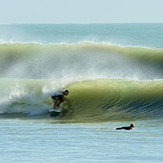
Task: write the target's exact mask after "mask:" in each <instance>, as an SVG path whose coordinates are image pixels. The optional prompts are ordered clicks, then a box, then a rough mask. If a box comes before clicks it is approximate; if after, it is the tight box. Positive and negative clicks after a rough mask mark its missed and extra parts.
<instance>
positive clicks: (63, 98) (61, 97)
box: [51, 90, 70, 109]
mask: <svg viewBox="0 0 163 163" xmlns="http://www.w3.org/2000/svg"><path fill="white" fill-rule="evenodd" d="M68 94H69V91H68V90H65V91H64V92H62V93H61V94H59V95H55V96H51V98H52V99H53V100H55V102H54V109H57V108H58V107H59V105H60V104H61V103H62V102H64V101H70V100H69V99H68V98H66V97H64V96H67V95H68ZM58 101H59V103H58Z"/></svg>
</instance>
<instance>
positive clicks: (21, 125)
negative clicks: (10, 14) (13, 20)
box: [0, 24, 163, 162]
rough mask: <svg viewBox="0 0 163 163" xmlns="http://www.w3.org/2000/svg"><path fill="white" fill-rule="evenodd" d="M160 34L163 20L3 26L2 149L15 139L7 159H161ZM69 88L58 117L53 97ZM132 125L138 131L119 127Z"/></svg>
mask: <svg viewBox="0 0 163 163" xmlns="http://www.w3.org/2000/svg"><path fill="white" fill-rule="evenodd" d="M162 33H163V24H13V25H0V90H1V91H0V126H1V128H2V130H1V135H2V137H1V139H0V140H1V143H0V144H1V147H0V151H4V149H5V148H6V144H7V146H9V145H11V144H12V145H11V149H8V148H7V149H6V150H5V151H4V152H3V155H2V157H1V158H0V160H1V162H17V161H21V162H28V161H33V162H44V161H45V160H46V161H49V162H54V161H55V162H67V160H68V162H79V161H80V162H108V161H112V162H119V161H120V162H126V161H127V162H139V161H141V162H161V160H162V159H163V158H162V155H161V152H160V151H161V150H162V147H161V145H160V141H161V135H162V127H161V126H162V122H163V121H162V118H163V110H162V109H163V39H162V35H161V34H162ZM65 89H68V90H69V91H70V94H69V95H68V98H70V102H64V104H63V111H62V112H61V114H60V116H59V117H56V118H52V117H50V115H49V111H48V110H49V109H50V108H52V107H53V103H54V101H53V100H52V99H51V97H50V96H51V95H52V94H53V93H54V92H56V91H63V90H65ZM130 123H134V124H135V126H136V130H135V131H132V132H131V133H133V134H132V135H131V133H128V132H124V131H122V132H121V133H120V135H119V136H118V135H117V134H119V132H117V131H114V128H116V127H120V126H121V125H129V124H130ZM76 131H77V132H78V133H76ZM35 132H36V133H37V134H38V135H37V136H36V135H35V134H34V133H35ZM148 133H149V134H148ZM26 134H27V135H26ZM28 134H29V135H28ZM39 134H41V135H40V136H39ZM53 135H54V137H55V138H53ZM35 136H36V137H37V138H35ZM71 136H72V138H71ZM11 137H14V138H13V139H12V138H11ZM60 137H61V139H62V141H61V139H60ZM90 137H91V138H92V140H91V141H90ZM123 137H126V139H127V140H128V142H129V143H132V144H133V147H130V145H129V144H128V142H127V141H125V140H124V139H123ZM67 138H68V140H66V139H67ZM108 138H109V140H108ZM130 138H132V139H130ZM73 140H75V141H76V143H75V142H74V141H73ZM9 142H10V143H9ZM122 142H123V143H122ZM137 142H139V143H140V142H141V143H142V144H141V143H140V144H139V143H138V144H137ZM153 142H155V145H153ZM26 143H27V144H28V145H27V144H26ZM32 143H34V144H35V145H33V144H32ZM53 143H54V144H55V145H54V146H53V145H52V144H53ZM21 144H23V145H24V147H22V150H19V148H18V146H19V145H21ZM91 144H92V145H91ZM106 144H108V146H111V148H109V147H108V146H107V145H106ZM42 145H43V146H42ZM99 146H101V148H99ZM124 146H126V149H124ZM30 147H32V150H31V152H29V151H30ZM102 147H103V148H102ZM36 148H39V150H37V149H36ZM50 148H51V149H52V151H53V150H54V151H55V152H56V153H55V152H54V151H53V152H54V153H55V154H54V155H53V153H52V151H51V150H50ZM108 148H109V149H108ZM115 148H117V152H118V153H119V156H116V152H115ZM69 149H71V152H70V153H69V152H67V153H66V152H63V150H69ZM129 149H130V152H128V150H129ZM156 149H159V150H157V152H156ZM14 150H15V151H16V152H17V153H19V154H20V155H21V157H19V154H16V152H14ZM43 150H45V151H46V152H47V153H48V154H47V155H45V154H43V153H42V152H43ZM57 150H58V151H57ZM153 150H154V151H155V153H156V154H155V155H153V156H151V155H150V153H152V152H153ZM23 151H24V152H23ZM36 151H37V152H36ZM120 151H123V152H122V153H123V155H124V156H125V157H123V156H122V155H121V154H120ZM140 151H142V153H141V154H140ZM133 152H134V153H135V154H134V157H133V160H132V159H129V158H128V156H131V155H133ZM27 153H30V155H31V158H30V157H27V155H26V154H27ZM36 153H37V154H36ZM38 153H40V154H38ZM88 153H89V154H88ZM95 153H96V156H95V155H94V154H95ZM106 153H110V155H109V156H107V155H106ZM8 154H10V155H11V157H9V158H7V156H8ZM120 156H122V157H120ZM41 158H44V160H42V159H41Z"/></svg>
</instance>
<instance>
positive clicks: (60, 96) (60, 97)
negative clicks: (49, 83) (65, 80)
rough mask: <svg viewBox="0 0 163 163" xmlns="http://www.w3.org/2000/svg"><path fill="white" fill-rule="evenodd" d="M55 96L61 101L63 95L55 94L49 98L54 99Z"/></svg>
mask: <svg viewBox="0 0 163 163" xmlns="http://www.w3.org/2000/svg"><path fill="white" fill-rule="evenodd" d="M56 97H58V98H59V99H58V100H59V101H62V100H63V97H64V95H63V94H62V95H56V96H51V98H52V99H53V100H56Z"/></svg>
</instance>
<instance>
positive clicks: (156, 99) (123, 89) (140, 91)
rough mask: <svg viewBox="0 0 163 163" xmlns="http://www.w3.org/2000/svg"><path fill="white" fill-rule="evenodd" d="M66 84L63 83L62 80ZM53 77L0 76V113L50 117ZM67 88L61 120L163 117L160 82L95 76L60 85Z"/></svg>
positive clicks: (83, 120) (162, 97) (3, 114)
mask: <svg viewBox="0 0 163 163" xmlns="http://www.w3.org/2000/svg"><path fill="white" fill-rule="evenodd" d="M64 84H65V83H64ZM58 85H60V86H61V83H59V84H58V83H57V82H56V83H55V82H54V81H53V80H29V79H28V80H22V79H15V80H13V79H1V80H0V86H1V93H0V94H1V100H0V117H1V118H3V117H7V118H9V117H10V118H13V117H17V118H18V117H19V118H21V117H37V118H38V117H39V116H41V117H43V118H47V117H48V118H50V117H49V115H48V109H50V108H51V107H52V106H53V101H52V100H51V98H50V95H51V93H52V90H54V89H55V90H57V89H59V88H57V86H58ZM62 88H65V89H69V91H70V95H69V98H70V99H71V101H70V103H67V102H65V103H64V105H63V108H64V110H63V112H62V113H61V117H62V119H61V120H62V121H63V120H65V121H66V122H69V121H71V122H104V121H124V120H129V121H133V120H144V119H155V118H163V111H162V107H163V82H162V81H127V80H122V79H98V80H89V81H80V82H74V83H70V84H68V85H65V86H64V85H63V86H62Z"/></svg>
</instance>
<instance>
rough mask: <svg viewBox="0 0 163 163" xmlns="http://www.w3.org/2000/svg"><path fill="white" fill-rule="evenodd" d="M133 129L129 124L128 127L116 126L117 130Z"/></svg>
mask: <svg viewBox="0 0 163 163" xmlns="http://www.w3.org/2000/svg"><path fill="white" fill-rule="evenodd" d="M123 129H124V130H131V129H132V127H131V126H127V127H120V128H116V130H123Z"/></svg>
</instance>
